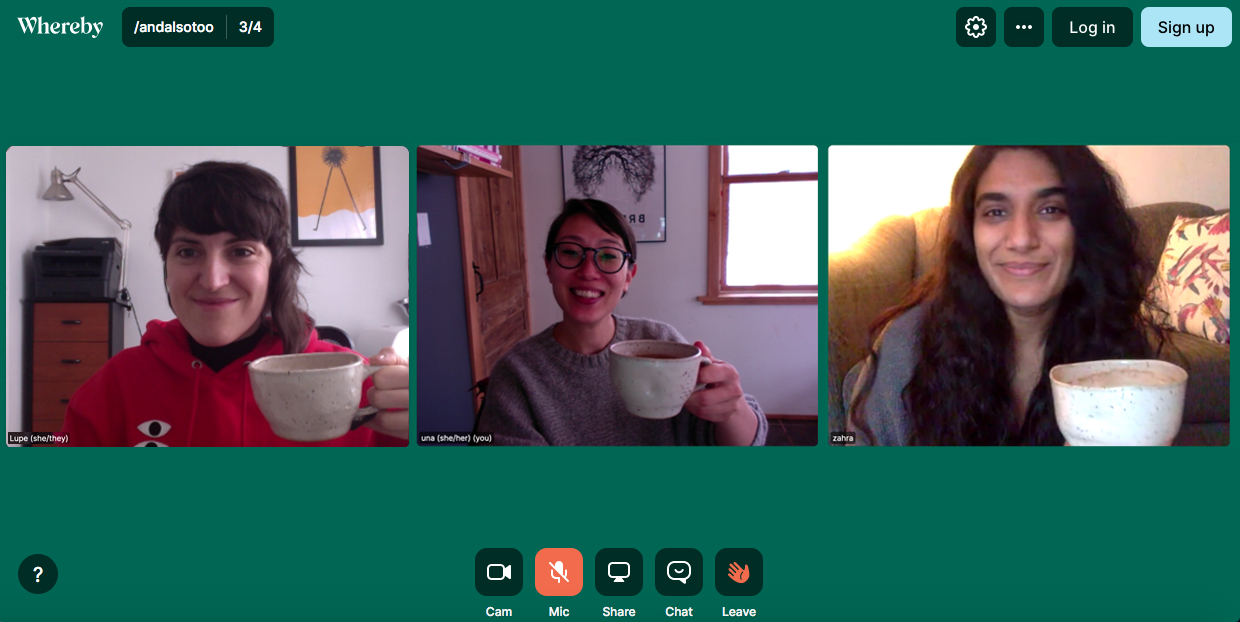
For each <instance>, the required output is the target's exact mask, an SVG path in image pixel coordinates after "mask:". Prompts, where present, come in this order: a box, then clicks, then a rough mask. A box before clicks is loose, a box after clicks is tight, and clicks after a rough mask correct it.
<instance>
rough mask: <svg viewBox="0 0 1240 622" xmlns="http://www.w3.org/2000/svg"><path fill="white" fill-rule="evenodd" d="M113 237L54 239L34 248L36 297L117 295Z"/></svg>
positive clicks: (118, 247) (117, 265)
mask: <svg viewBox="0 0 1240 622" xmlns="http://www.w3.org/2000/svg"><path fill="white" fill-rule="evenodd" d="M122 252H123V250H122V249H121V243H120V241H119V240H117V239H116V238H72V239H68V240H55V241H52V242H46V243H44V244H40V245H39V246H36V247H35V249H34V297H35V298H36V299H44V300H46V299H57V298H59V299H64V300H70V299H75V300H76V299H94V298H112V299H114V298H116V295H117V293H118V290H119V289H120V282H121V253H122Z"/></svg>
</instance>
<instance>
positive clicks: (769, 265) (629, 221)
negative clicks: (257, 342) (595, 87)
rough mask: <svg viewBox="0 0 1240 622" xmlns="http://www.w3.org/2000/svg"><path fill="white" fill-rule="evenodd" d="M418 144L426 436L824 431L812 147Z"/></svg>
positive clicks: (421, 385) (555, 439)
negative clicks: (820, 415)
mask: <svg viewBox="0 0 1240 622" xmlns="http://www.w3.org/2000/svg"><path fill="white" fill-rule="evenodd" d="M417 155H418V157H417V161H418V178H417V202H416V204H417V219H418V262H417V265H418V275H417V294H418V295H417V305H418V313H417V316H418V340H419V341H418V346H419V347H418V365H417V369H418V383H417V386H418V391H417V411H416V412H417V416H416V419H417V440H418V444H419V445H525V446H539V445H589V446H618V445H640V446H656V445H764V444H766V445H811V446H812V445H816V444H817V415H818V398H817V395H818V347H817V341H818V309H817V301H818V149H817V147H813V146H808V147H806V146H785V147H778V146H726V147H725V146H632V145H628V146H623V145H622V146H615V145H610V146H609V145H551V146H520V147H517V146H461V145H456V146H442V145H424V146H420V147H418V154H417Z"/></svg>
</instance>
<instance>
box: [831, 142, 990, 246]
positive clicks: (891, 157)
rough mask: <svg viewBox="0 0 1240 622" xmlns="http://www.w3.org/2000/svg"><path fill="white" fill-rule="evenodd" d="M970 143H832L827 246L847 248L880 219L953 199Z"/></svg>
mask: <svg viewBox="0 0 1240 622" xmlns="http://www.w3.org/2000/svg"><path fill="white" fill-rule="evenodd" d="M969 149H972V147H970V146H948V147H942V146H849V145H843V146H833V147H831V148H830V149H828V151H827V252H828V253H838V252H841V251H845V250H847V249H848V248H849V247H850V246H852V245H853V243H855V242H856V241H857V240H859V239H861V237H862V236H864V235H865V234H866V232H867V231H869V230H870V228H871V227H873V226H874V225H875V224H877V223H878V221H880V220H882V219H884V218H886V217H888V216H894V215H908V214H912V213H913V212H917V211H921V210H923V209H926V208H930V207H943V206H945V205H947V204H948V202H949V201H950V200H951V189H952V179H953V178H955V176H956V170H957V169H959V168H960V164H961V163H962V162H964V158H965V156H966V155H968V154H969Z"/></svg>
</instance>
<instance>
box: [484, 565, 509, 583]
mask: <svg viewBox="0 0 1240 622" xmlns="http://www.w3.org/2000/svg"><path fill="white" fill-rule="evenodd" d="M492 568H495V569H496V570H494V571H492V570H491V569H492ZM511 578H512V564H508V565H504V564H488V565H487V579H489V580H491V581H503V580H504V579H511Z"/></svg>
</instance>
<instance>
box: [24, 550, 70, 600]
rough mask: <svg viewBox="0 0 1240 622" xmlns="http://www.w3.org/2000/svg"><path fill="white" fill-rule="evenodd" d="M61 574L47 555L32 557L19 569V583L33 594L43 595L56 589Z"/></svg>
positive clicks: (25, 560)
mask: <svg viewBox="0 0 1240 622" xmlns="http://www.w3.org/2000/svg"><path fill="white" fill-rule="evenodd" d="M58 578H60V572H59V571H58V570H57V569H56V562H54V561H52V558H50V557H48V556H46V555H31V556H30V557H27V558H26V559H23V560H22V563H21V565H19V566H18V567H17V581H18V582H19V583H21V584H22V587H24V588H26V591H27V592H30V593H31V594H43V593H46V592H47V591H48V590H50V589H52V588H53V587H56V579H58Z"/></svg>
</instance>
